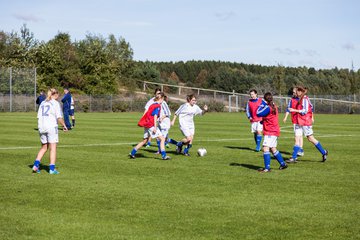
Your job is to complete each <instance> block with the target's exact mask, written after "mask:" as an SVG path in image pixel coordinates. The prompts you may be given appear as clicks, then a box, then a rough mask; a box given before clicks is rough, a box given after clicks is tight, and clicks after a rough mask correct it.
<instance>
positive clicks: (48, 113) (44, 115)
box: [32, 88, 68, 174]
mask: <svg viewBox="0 0 360 240" xmlns="http://www.w3.org/2000/svg"><path fill="white" fill-rule="evenodd" d="M58 97H59V92H58V91H57V90H56V89H54V88H52V89H50V90H49V91H48V93H47V97H46V100H45V101H43V102H42V103H41V104H40V106H39V110H38V114H37V118H38V129H39V135H40V141H41V148H40V151H39V152H38V154H37V156H36V159H35V161H34V165H33V168H32V170H33V172H35V173H40V163H41V159H42V157H43V156H44V154H45V153H46V152H47V150H48V149H50V166H49V169H50V170H49V173H50V174H58V173H59V172H58V171H57V170H56V168H55V163H56V145H57V143H58V142H59V135H58V122H59V123H60V124H61V125H62V126H63V130H64V131H67V130H68V129H67V128H66V125H65V122H64V119H63V114H62V112H61V108H60V104H59V102H58V101H56V99H58Z"/></svg>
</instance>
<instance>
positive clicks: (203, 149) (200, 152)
mask: <svg viewBox="0 0 360 240" xmlns="http://www.w3.org/2000/svg"><path fill="white" fill-rule="evenodd" d="M206 153H207V151H206V149H205V148H199V149H198V150H197V154H198V155H199V157H203V156H205V155H206Z"/></svg>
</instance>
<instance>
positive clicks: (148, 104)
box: [144, 88, 161, 148]
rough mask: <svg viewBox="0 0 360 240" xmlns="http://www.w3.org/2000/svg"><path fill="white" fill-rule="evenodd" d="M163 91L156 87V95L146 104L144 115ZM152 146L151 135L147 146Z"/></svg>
mask: <svg viewBox="0 0 360 240" xmlns="http://www.w3.org/2000/svg"><path fill="white" fill-rule="evenodd" d="M159 93H161V89H160V88H155V91H154V97H152V98H151V99H150V100H149V101H147V103H146V104H145V111H144V115H145V113H146V111H147V110H148V109H149V107H150V106H151V105H152V104H153V103H154V102H155V97H156V96H157V95H158V94H159ZM150 146H151V137H150V138H149V141H148V142H147V144H146V147H147V148H148V147H150Z"/></svg>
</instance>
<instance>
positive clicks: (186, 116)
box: [171, 94, 208, 156]
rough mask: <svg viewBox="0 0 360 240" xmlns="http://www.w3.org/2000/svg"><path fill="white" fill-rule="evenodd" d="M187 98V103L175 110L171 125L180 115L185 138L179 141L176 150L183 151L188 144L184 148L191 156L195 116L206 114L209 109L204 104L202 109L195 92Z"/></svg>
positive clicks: (185, 153) (181, 128)
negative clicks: (197, 103) (197, 102)
mask: <svg viewBox="0 0 360 240" xmlns="http://www.w3.org/2000/svg"><path fill="white" fill-rule="evenodd" d="M186 100H187V103H184V104H183V105H181V106H180V107H179V109H178V110H177V111H176V112H175V115H174V118H173V120H172V121H171V125H174V124H175V121H176V118H177V116H179V124H180V130H181V132H182V134H183V135H184V137H185V138H184V139H182V140H181V141H179V142H177V144H176V145H177V148H176V152H177V153H181V151H182V146H183V145H186V148H185V149H184V155H185V156H190V154H189V149H190V148H191V147H192V142H193V139H194V135H195V124H194V116H196V115H203V114H205V112H206V111H207V110H208V107H207V106H206V105H204V108H203V109H201V108H200V107H199V106H198V105H196V97H195V95H194V94H191V95H188V96H187V98H186Z"/></svg>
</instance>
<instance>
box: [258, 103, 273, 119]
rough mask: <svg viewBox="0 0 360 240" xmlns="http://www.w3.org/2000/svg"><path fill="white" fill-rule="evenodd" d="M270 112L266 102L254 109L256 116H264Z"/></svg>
mask: <svg viewBox="0 0 360 240" xmlns="http://www.w3.org/2000/svg"><path fill="white" fill-rule="evenodd" d="M269 113H270V108H269V106H268V105H267V104H264V103H262V104H261V105H260V106H259V108H258V109H257V111H256V115H257V116H258V117H266V116H267V115H269Z"/></svg>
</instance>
